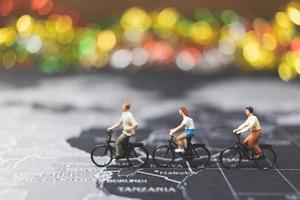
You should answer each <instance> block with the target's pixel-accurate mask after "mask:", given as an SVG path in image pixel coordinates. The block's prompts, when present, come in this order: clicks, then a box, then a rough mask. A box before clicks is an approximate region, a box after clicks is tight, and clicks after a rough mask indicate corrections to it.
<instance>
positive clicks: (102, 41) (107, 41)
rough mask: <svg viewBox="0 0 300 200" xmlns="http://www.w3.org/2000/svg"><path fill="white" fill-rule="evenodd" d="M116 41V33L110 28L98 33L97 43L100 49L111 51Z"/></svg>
mask: <svg viewBox="0 0 300 200" xmlns="http://www.w3.org/2000/svg"><path fill="white" fill-rule="evenodd" d="M116 43H117V38H116V35H115V33H114V32H113V31H111V30H105V31H102V32H100V33H99V35H98V37H97V45H98V48H99V49H100V50H101V51H111V50H112V49H113V48H114V47H115V45H116Z"/></svg>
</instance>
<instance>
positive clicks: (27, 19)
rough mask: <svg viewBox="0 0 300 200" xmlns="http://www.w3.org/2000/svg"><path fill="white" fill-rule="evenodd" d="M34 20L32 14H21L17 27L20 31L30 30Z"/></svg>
mask: <svg viewBox="0 0 300 200" xmlns="http://www.w3.org/2000/svg"><path fill="white" fill-rule="evenodd" d="M33 25H34V21H33V18H32V17H31V16H30V15H23V16H21V17H20V18H19V19H18V21H17V24H16V28H17V30H18V31H19V32H21V33H22V32H30V31H31V30H32V28H33Z"/></svg>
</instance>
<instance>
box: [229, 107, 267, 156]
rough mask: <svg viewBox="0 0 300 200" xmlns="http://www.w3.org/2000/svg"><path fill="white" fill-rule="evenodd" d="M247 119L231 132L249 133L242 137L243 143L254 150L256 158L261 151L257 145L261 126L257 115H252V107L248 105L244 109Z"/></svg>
mask: <svg viewBox="0 0 300 200" xmlns="http://www.w3.org/2000/svg"><path fill="white" fill-rule="evenodd" d="M245 112H246V116H247V117H248V118H247V120H246V121H245V122H244V123H243V124H241V125H240V126H239V127H238V128H237V129H234V130H233V132H234V133H236V134H241V133H243V132H246V131H249V132H250V134H249V135H248V136H247V137H246V138H245V139H244V141H243V143H244V144H248V146H249V147H250V148H252V149H253V151H254V152H255V154H256V155H255V157H256V158H258V157H259V156H260V155H261V153H262V151H261V149H260V147H259V146H258V144H257V143H258V140H259V139H260V138H261V127H260V123H259V121H258V118H257V116H255V115H254V109H253V108H252V107H250V106H247V107H246V109H245Z"/></svg>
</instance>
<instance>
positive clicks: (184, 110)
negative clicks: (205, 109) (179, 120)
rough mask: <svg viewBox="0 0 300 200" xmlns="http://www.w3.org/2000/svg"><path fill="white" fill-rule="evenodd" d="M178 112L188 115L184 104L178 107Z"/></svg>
mask: <svg viewBox="0 0 300 200" xmlns="http://www.w3.org/2000/svg"><path fill="white" fill-rule="evenodd" d="M179 114H180V115H181V116H188V117H189V116H190V114H189V112H188V111H187V109H186V107H184V106H181V107H180V108H179Z"/></svg>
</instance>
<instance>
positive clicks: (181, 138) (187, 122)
mask: <svg viewBox="0 0 300 200" xmlns="http://www.w3.org/2000/svg"><path fill="white" fill-rule="evenodd" d="M179 114H180V115H181V116H182V122H181V124H180V125H179V126H177V127H176V128H173V129H170V135H173V134H174V133H175V132H177V131H179V130H180V129H182V128H184V131H183V132H182V133H180V134H179V135H178V136H177V137H176V144H177V145H178V148H177V149H175V152H184V148H186V146H187V141H186V139H187V138H188V137H190V138H191V137H193V136H194V130H195V126H194V121H193V119H192V118H191V117H190V114H189V112H188V111H187V109H186V108H185V107H180V108H179Z"/></svg>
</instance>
